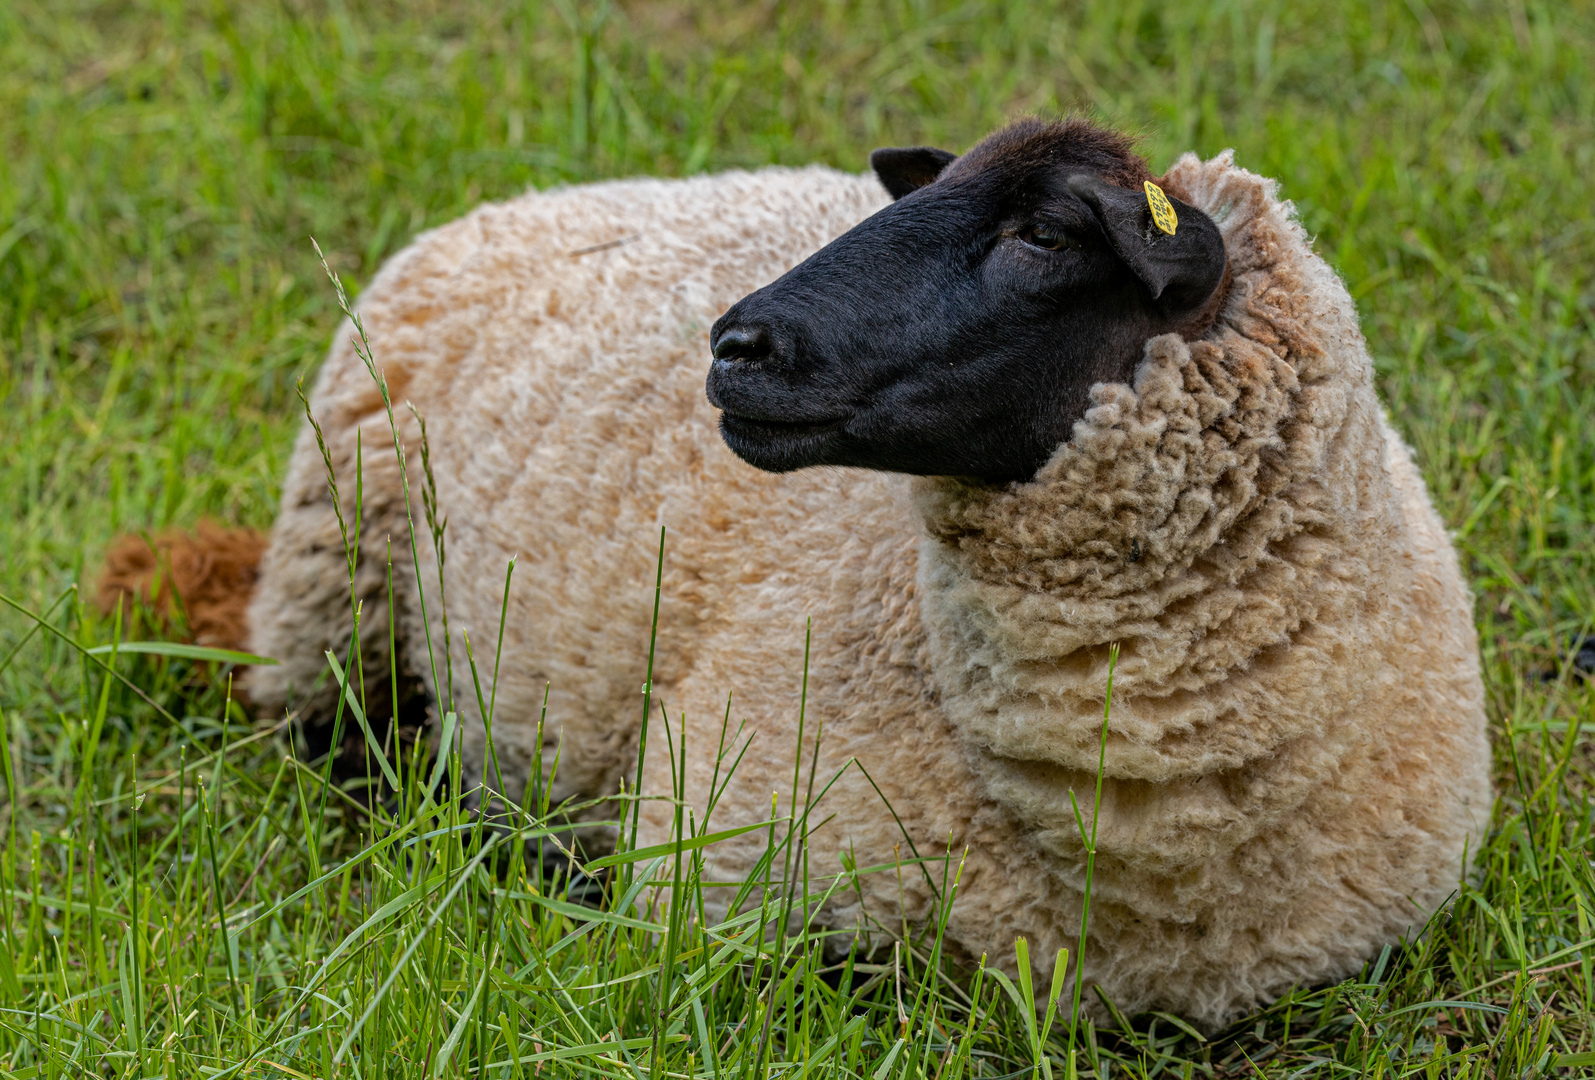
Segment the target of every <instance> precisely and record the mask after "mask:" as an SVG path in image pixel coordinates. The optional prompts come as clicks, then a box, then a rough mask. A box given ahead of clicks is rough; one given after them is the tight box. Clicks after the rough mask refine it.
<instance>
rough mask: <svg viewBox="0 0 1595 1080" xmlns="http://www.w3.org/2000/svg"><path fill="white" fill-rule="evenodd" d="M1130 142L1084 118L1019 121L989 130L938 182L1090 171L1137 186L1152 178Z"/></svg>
mask: <svg viewBox="0 0 1595 1080" xmlns="http://www.w3.org/2000/svg"><path fill="white" fill-rule="evenodd" d="M1134 146H1135V144H1134V141H1133V140H1132V139H1131V138H1130V137H1129V136H1127V135H1123V134H1121V133H1119V132H1117V131H1113V130H1111V129H1109V128H1105V127H1100V126H1098V125H1096V124H1093V123H1091V122H1090V121H1087V120H1079V119H1075V120H1065V121H1060V122H1055V123H1048V122H1046V121H1041V120H1020V121H1017V122H1016V123H1013V124H1010V125H1008V126H1007V127H1005V128H1003V129H1001V130H1000V131H997V132H994V133H992V134H991V135H988V136H987V137H986V138H985V139H982V140H981V141H980V142H979V143H977V144H976V145H975V146H974V147H973V148H972V149H970V150H969V152H968V153H966V154H964V155H963V156H962V157H960V158H958V159H957V160H956V161H954V162H953V163H952V164H950V165H949V166H948V167H947V170H946V171H945V172H944V173H942V175H941V177H940V178H939V179H938V180H937V183H943V182H946V183H959V182H961V181H967V180H971V179H975V178H977V177H997V178H1001V179H1002V180H1004V181H1009V182H1023V181H1024V180H1025V179H1026V178H1029V177H1033V176H1034V175H1035V174H1036V173H1038V172H1046V173H1051V172H1053V171H1061V172H1092V173H1095V174H1097V175H1098V176H1101V177H1102V178H1103V179H1104V180H1106V181H1108V183H1110V184H1118V185H1120V186H1122V187H1130V188H1134V187H1139V186H1140V185H1141V182H1142V181H1144V180H1149V179H1151V176H1152V174H1151V172H1150V170H1149V169H1148V168H1147V165H1146V161H1145V159H1144V158H1142V157H1141V156H1140V155H1139V154H1137V153H1136V152H1135V149H1134Z"/></svg>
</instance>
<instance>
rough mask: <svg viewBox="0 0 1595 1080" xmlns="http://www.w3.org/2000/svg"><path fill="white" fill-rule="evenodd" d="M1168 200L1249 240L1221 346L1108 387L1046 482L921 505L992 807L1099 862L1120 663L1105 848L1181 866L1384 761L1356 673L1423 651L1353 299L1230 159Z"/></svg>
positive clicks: (934, 590)
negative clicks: (1097, 813)
mask: <svg viewBox="0 0 1595 1080" xmlns="http://www.w3.org/2000/svg"><path fill="white" fill-rule="evenodd" d="M1168 182H1169V184H1170V185H1171V187H1172V188H1173V189H1174V190H1177V191H1179V192H1180V194H1181V196H1182V197H1183V198H1185V199H1186V200H1187V201H1189V202H1192V203H1193V204H1194V205H1197V206H1200V207H1202V208H1203V209H1204V210H1206V211H1207V212H1208V213H1209V214H1210V215H1211V216H1212V217H1213V218H1214V220H1215V222H1217V223H1218V225H1219V228H1220V230H1221V231H1222V232H1223V234H1224V237H1225V245H1226V248H1227V249H1228V252H1229V257H1230V266H1231V274H1232V276H1233V283H1232V287H1231V291H1230V294H1229V297H1228V299H1227V302H1226V303H1225V306H1224V310H1223V311H1222V312H1221V313H1220V316H1219V318H1218V320H1217V322H1216V323H1215V324H1214V325H1213V326H1212V328H1211V329H1210V330H1208V331H1207V332H1206V333H1205V334H1204V335H1203V337H1202V338H1201V339H1199V340H1196V341H1191V342H1187V341H1185V340H1183V339H1182V338H1180V337H1178V336H1176V335H1165V336H1163V337H1159V338H1155V339H1153V340H1152V341H1151V342H1149V343H1148V346H1147V351H1146V355H1145V359H1144V361H1143V363H1142V364H1141V366H1140V368H1139V369H1138V371H1137V373H1136V376H1135V385H1134V387H1133V388H1131V387H1129V386H1124V385H1102V386H1098V387H1096V388H1094V389H1093V403H1094V407H1093V408H1092V409H1091V410H1090V411H1089V412H1088V413H1087V415H1086V417H1085V418H1084V419H1083V420H1082V421H1081V422H1080V423H1079V424H1077V425H1076V427H1075V429H1074V435H1073V438H1072V439H1071V440H1070V441H1069V442H1068V443H1067V444H1065V445H1064V446H1062V447H1060V448H1059V450H1058V451H1057V453H1056V454H1055V455H1054V456H1053V458H1052V459H1051V460H1050V461H1049V462H1048V463H1047V464H1046V465H1045V466H1044V467H1043V468H1042V469H1041V471H1040V472H1039V473H1038V474H1037V476H1036V477H1035V479H1034V480H1033V481H1031V482H1029V483H1024V484H1011V485H1005V486H984V485H978V484H972V483H967V482H962V481H957V480H949V479H946V478H929V479H923V480H918V481H916V482H915V485H914V490H915V500H916V504H917V508H918V510H919V512H920V514H921V515H922V518H923V521H924V524H925V538H924V540H923V541H922V543H921V552H920V571H919V577H920V585H919V591H920V595H921V598H922V603H923V611H924V618H925V625H926V628H927V631H928V636H929V644H930V648H931V650H932V653H933V655H934V658H935V662H934V663H933V665H932V671H933V672H934V673H935V680H936V690H937V692H938V693H939V695H940V698H941V701H942V705H943V708H944V709H945V710H946V712H947V714H948V716H949V717H950V718H951V719H952V720H953V722H954V723H955V724H956V725H957V726H958V728H959V729H960V731H961V732H962V734H963V736H964V737H965V740H966V742H967V744H968V745H969V746H970V747H971V749H972V750H973V752H974V755H975V757H976V759H977V764H978V765H979V767H980V769H981V772H982V773H983V775H984V776H985V777H986V780H987V782H988V784H989V785H990V787H991V790H992V794H993V795H994V796H995V797H996V798H997V799H998V800H999V801H1000V802H1003V803H1004V804H1007V805H1008V806H1009V807H1010V809H1012V810H1014V811H1015V812H1017V813H1018V814H1019V815H1020V816H1021V817H1022V818H1024V819H1026V820H1027V821H1028V823H1029V824H1030V825H1031V826H1032V827H1033V828H1034V829H1035V830H1036V833H1037V835H1038V836H1039V838H1040V839H1039V841H1038V842H1039V843H1041V844H1042V846H1044V847H1053V848H1054V849H1055V850H1058V851H1059V852H1061V853H1073V852H1076V851H1077V850H1078V848H1079V846H1080V845H1079V839H1078V837H1077V836H1076V835H1075V833H1076V829H1075V824H1074V819H1073V814H1072V810H1071V809H1070V803H1069V796H1068V793H1069V790H1070V789H1071V788H1073V789H1074V790H1075V791H1076V793H1077V797H1078V799H1079V802H1080V804H1081V807H1082V811H1083V812H1085V813H1087V814H1089V809H1090V807H1089V804H1090V799H1089V798H1087V797H1085V796H1086V795H1087V794H1088V793H1089V792H1090V791H1091V790H1092V787H1093V786H1094V780H1095V772H1096V768H1097V750H1098V736H1099V732H1100V725H1101V722H1102V708H1103V704H1102V703H1103V693H1104V689H1105V686H1106V682H1107V666H1108V646H1109V644H1110V643H1112V642H1118V643H1120V645H1121V649H1122V652H1121V656H1120V659H1119V663H1118V668H1117V673H1116V677H1115V692H1114V699H1113V715H1112V720H1111V722H1110V724H1109V742H1108V750H1107V759H1106V775H1107V777H1109V783H1108V785H1107V789H1106V792H1105V803H1104V814H1103V821H1102V823H1101V825H1100V828H1101V830H1102V835H1101V837H1100V838H1099V845H1100V846H1101V847H1102V848H1103V850H1104V851H1106V852H1108V853H1109V855H1110V857H1116V858H1118V859H1120V860H1121V861H1122V862H1123V863H1124V864H1125V866H1126V867H1129V866H1140V867H1142V868H1144V869H1147V870H1152V871H1157V872H1167V871H1171V870H1176V869H1178V868H1179V867H1180V866H1189V865H1191V864H1192V863H1193V862H1196V861H1202V860H1204V859H1210V858H1211V857H1212V856H1214V855H1217V854H1219V853H1221V852H1223V851H1225V850H1232V849H1233V848H1234V847H1235V846H1236V845H1238V844H1240V843H1242V842H1244V841H1245V840H1246V839H1248V838H1249V837H1250V836H1252V835H1255V834H1256V833H1257V832H1258V831H1259V830H1260V829H1264V828H1267V827H1268V826H1269V823H1270V822H1271V821H1272V820H1275V819H1277V818H1278V817H1279V816H1280V815H1283V814H1286V813H1289V812H1291V811H1292V810H1293V809H1294V808H1295V807H1296V806H1298V805H1299V804H1300V803H1301V802H1302V800H1304V799H1305V798H1306V797H1307V795H1308V793H1309V790H1310V788H1311V787H1312V786H1313V782H1314V778H1315V777H1317V776H1320V775H1322V774H1324V773H1325V772H1326V771H1332V770H1333V769H1335V768H1336V767H1337V766H1338V763H1339V762H1340V761H1341V760H1342V759H1343V758H1345V757H1346V756H1347V755H1352V754H1356V753H1359V752H1362V751H1360V750H1359V747H1364V746H1365V744H1366V743H1367V739H1368V734H1369V732H1368V728H1367V725H1363V724H1358V723H1355V722H1351V720H1350V719H1349V718H1351V717H1354V716H1355V713H1356V702H1357V701H1358V699H1359V698H1360V697H1361V695H1362V694H1363V693H1364V692H1365V691H1366V690H1367V689H1369V687H1368V673H1367V671H1366V670H1362V671H1361V672H1359V673H1358V674H1357V675H1356V676H1351V675H1348V676H1347V677H1346V678H1345V679H1344V680H1342V679H1337V678H1336V674H1335V672H1336V670H1337V666H1339V665H1337V664H1336V663H1335V662H1334V657H1335V655H1336V652H1337V650H1346V649H1351V648H1356V649H1368V648H1370V647H1374V648H1377V647H1378V643H1379V642H1380V641H1382V640H1385V639H1387V638H1392V637H1395V636H1399V635H1401V634H1402V633H1404V632H1405V631H1403V630H1402V629H1401V628H1399V627H1397V626H1395V625H1394V616H1393V615H1391V614H1390V613H1389V612H1388V611H1387V609H1386V606H1385V605H1383V604H1381V603H1380V599H1381V596H1383V595H1389V594H1394V593H1396V592H1398V591H1399V590H1402V589H1404V588H1406V587H1407V582H1406V575H1408V574H1409V573H1410V565H1409V562H1408V561H1407V560H1404V559H1402V558H1400V557H1399V556H1398V555H1396V554H1393V553H1392V548H1393V547H1399V545H1392V543H1391V540H1392V539H1394V538H1396V537H1397V536H1398V534H1400V533H1401V531H1402V527H1403V526H1402V521H1401V512H1400V509H1399V505H1400V500H1399V498H1397V497H1396V496H1395V495H1394V493H1393V491H1392V481H1391V477H1390V473H1389V467H1388V465H1387V462H1386V458H1385V448H1386V446H1387V440H1390V439H1393V438H1394V435H1393V434H1391V433H1390V432H1389V431H1388V429H1387V427H1386V425H1385V423H1384V421H1383V418H1382V415H1381V412H1380V407H1379V404H1378V401H1377V398H1376V396H1375V394H1374V390H1373V386H1372V380H1371V366H1370V364H1369V361H1368V357H1367V353H1366V348H1365V346H1364V344H1363V342H1362V338H1361V335H1360V332H1359V331H1358V330H1357V327H1356V322H1355V315H1354V313H1353V309H1352V304H1351V300H1350V298H1349V296H1347V294H1346V292H1345V290H1344V287H1343V286H1342V285H1341V283H1340V281H1339V280H1338V279H1337V278H1336V277H1335V276H1334V274H1333V273H1332V272H1331V271H1329V270H1328V268H1327V267H1326V266H1325V265H1324V264H1323V263H1322V262H1321V261H1319V260H1318V259H1316V258H1314V257H1313V256H1312V255H1311V254H1310V251H1309V247H1308V241H1307V239H1306V237H1305V235H1304V234H1303V232H1302V230H1301V228H1300V226H1299V225H1297V224H1296V222H1295V221H1294V220H1293V218H1292V217H1291V210H1290V207H1289V205H1288V204H1283V203H1281V202H1280V201H1279V200H1278V199H1277V198H1276V197H1275V194H1274V191H1273V185H1272V184H1271V183H1270V182H1268V181H1265V180H1262V179H1261V178H1259V177H1256V176H1254V175H1253V174H1250V173H1247V172H1245V171H1244V170H1241V169H1239V168H1236V167H1235V166H1234V165H1233V163H1232V162H1231V161H1230V159H1229V157H1228V156H1227V155H1226V156H1224V157H1221V158H1218V159H1214V160H1213V161H1211V162H1207V163H1202V162H1199V161H1198V160H1196V159H1195V158H1194V157H1190V156H1187V157H1186V158H1185V159H1183V160H1182V161H1181V162H1179V163H1178V164H1177V165H1176V166H1175V167H1174V169H1172V170H1171V171H1170V173H1169V176H1168ZM1388 674H1389V677H1391V678H1394V677H1397V675H1398V673H1397V672H1394V671H1392V672H1390V673H1388ZM1375 681H1377V680H1375ZM1342 683H1343V684H1342ZM1287 778H1288V779H1287ZM1177 779H1178V780H1181V781H1182V782H1181V783H1178V784H1172V783H1170V781H1174V780H1177ZM1203 832H1205V833H1206V834H1208V835H1210V836H1211V839H1212V842H1211V844H1209V845H1206V846H1205V847H1204V845H1201V844H1192V843H1191V836H1192V835H1193V834H1197V833H1203Z"/></svg>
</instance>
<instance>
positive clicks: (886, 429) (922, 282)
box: [708, 121, 1226, 482]
mask: <svg viewBox="0 0 1595 1080" xmlns="http://www.w3.org/2000/svg"><path fill="white" fill-rule="evenodd" d="M870 162H871V164H872V165H873V166H874V168H875V170H876V173H877V174H878V175H879V176H880V178H881V181H882V182H883V183H884V184H885V185H886V188H887V190H888V192H890V193H891V194H892V196H893V197H894V198H895V199H896V200H897V201H896V202H894V203H893V204H892V205H891V206H888V207H886V208H885V209H884V210H882V211H880V212H879V213H877V214H875V215H874V216H873V217H871V218H869V219H868V220H866V221H864V222H862V223H861V224H859V225H858V226H856V227H855V228H853V229H852V230H851V231H849V232H847V233H846V234H844V235H843V236H841V237H839V238H838V239H836V240H835V241H833V242H832V243H830V244H828V245H827V246H826V247H824V248H822V249H820V251H818V252H816V253H815V254H814V255H813V256H811V257H810V258H809V259H808V260H807V261H805V262H804V263H802V264H801V265H800V266H797V267H795V268H794V269H792V270H791V271H789V272H788V273H787V274H785V275H784V276H782V277H781V278H780V279H778V280H777V281H775V282H774V283H773V284H771V285H768V286H766V287H765V288H763V289H760V290H759V291H758V292H756V293H753V294H752V295H750V296H746V297H744V298H743V299H742V300H740V301H738V302H737V303H736V304H734V305H733V306H732V307H731V309H730V310H729V311H727V312H726V313H725V315H724V316H722V317H721V318H720V320H719V321H718V322H716V323H715V325H714V328H713V331H712V332H711V335H710V343H711V348H712V350H713V352H714V360H713V363H712V366H711V368H710V371H709V378H708V396H709V401H710V403H711V404H713V405H714V406H715V407H717V408H719V409H721V410H723V412H722V415H721V417H720V432H721V435H722V436H723V437H724V439H725V441H726V443H727V445H728V446H730V448H731V449H732V450H733V451H735V452H736V454H737V455H739V456H740V457H741V458H742V459H743V460H745V461H747V462H748V463H750V464H752V465H755V466H757V467H759V468H761V469H767V470H770V471H772V472H786V471H789V470H792V469H799V468H803V467H805V466H809V465H855V466H862V467H865V468H873V469H883V470H888V471H892V472H904V473H914V474H918V475H924V476H931V475H946V476H967V477H973V478H977V479H981V480H986V481H991V482H1000V481H1008V480H1022V479H1028V478H1029V477H1030V476H1032V475H1033V474H1034V473H1035V471H1036V469H1037V468H1039V467H1040V466H1041V465H1042V464H1043V463H1044V462H1045V461H1046V460H1047V458H1048V457H1050V456H1051V454H1052V453H1053V451H1054V450H1055V449H1057V447H1058V446H1059V445H1061V444H1062V443H1063V442H1065V441H1066V440H1067V439H1068V438H1069V434H1070V431H1071V429H1072V427H1073V425H1074V423H1075V421H1077V420H1079V419H1080V418H1081V417H1082V416H1083V415H1084V413H1085V410H1086V408H1087V406H1088V404H1089V392H1090V388H1091V386H1092V385H1093V384H1095V383H1098V382H1104V381H1119V382H1123V381H1127V380H1128V379H1129V378H1130V377H1131V375H1132V373H1133V371H1134V369H1135V366H1136V364H1137V363H1138V362H1139V360H1140V358H1141V354H1142V349H1143V346H1144V345H1145V343H1146V341H1147V339H1148V338H1151V337H1154V336H1156V335H1158V334H1162V333H1167V332H1169V331H1182V332H1186V333H1191V332H1193V331H1195V330H1199V329H1202V328H1205V326H1206V325H1207V324H1208V323H1210V322H1211V320H1212V318H1213V316H1214V314H1215V313H1216V310H1217V307H1218V303H1219V301H1220V300H1221V293H1222V289H1221V288H1220V286H1221V284H1222V282H1223V280H1224V277H1225V272H1226V264H1225V256H1224V245H1223V241H1222V239H1221V237H1220V236H1219V233H1218V229H1217V228H1216V227H1215V226H1214V225H1213V222H1212V221H1211V220H1210V219H1209V218H1208V217H1207V215H1206V214H1204V213H1202V212H1201V211H1199V210H1197V209H1196V208H1194V207H1192V206H1188V205H1186V204H1185V203H1183V202H1180V201H1179V200H1177V199H1173V198H1170V200H1169V201H1170V203H1171V204H1172V207H1173V209H1174V211H1175V212H1176V214H1177V216H1178V222H1177V224H1176V225H1175V231H1174V233H1173V234H1172V235H1169V234H1167V232H1166V231H1164V230H1160V229H1158V228H1157V226H1156V224H1155V223H1154V221H1153V217H1152V213H1151V208H1150V206H1149V202H1150V201H1151V200H1152V199H1154V198H1156V196H1155V195H1154V194H1151V193H1149V192H1148V191H1147V190H1146V189H1145V188H1144V187H1143V184H1144V182H1145V181H1146V180H1148V179H1150V174H1149V173H1148V171H1147V169H1146V165H1145V163H1144V162H1143V161H1142V160H1141V159H1140V158H1139V157H1138V156H1137V155H1135V154H1134V152H1133V151H1132V150H1131V149H1130V144H1129V141H1128V140H1127V139H1125V138H1124V137H1123V136H1120V135H1118V134H1116V133H1113V132H1110V131H1105V130H1103V129H1101V128H1098V127H1095V126H1094V125H1091V124H1088V123H1085V122H1083V121H1071V122H1068V123H1061V124H1045V123H1041V122H1039V121H1022V122H1020V123H1018V124H1015V125H1013V126H1011V127H1009V128H1006V129H1004V130H1003V131H999V132H998V133H996V134H995V135H992V136H990V137H989V138H987V139H986V140H985V141H983V142H982V143H981V144H980V145H978V146H976V147H975V148H974V149H973V150H971V151H970V152H969V153H967V154H965V155H964V156H963V157H961V158H955V157H954V156H953V155H951V154H949V153H947V152H946V151H942V150H932V149H929V148H917V149H909V150H877V151H876V152H875V153H874V154H873V155H871V158H870Z"/></svg>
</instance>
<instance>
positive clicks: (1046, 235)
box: [1020, 224, 1074, 251]
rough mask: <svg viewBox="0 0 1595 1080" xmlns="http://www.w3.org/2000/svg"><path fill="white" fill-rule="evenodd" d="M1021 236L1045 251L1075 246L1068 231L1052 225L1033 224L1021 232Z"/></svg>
mask: <svg viewBox="0 0 1595 1080" xmlns="http://www.w3.org/2000/svg"><path fill="white" fill-rule="evenodd" d="M1020 238H1021V239H1022V240H1024V242H1025V243H1027V244H1030V245H1031V246H1032V247H1038V248H1041V249H1043V250H1045V251H1062V250H1063V249H1064V248H1068V247H1073V246H1074V244H1073V242H1072V241H1071V240H1070V238H1069V234H1068V233H1066V232H1064V231H1063V230H1062V229H1059V228H1055V227H1054V226H1051V225H1040V224H1037V225H1032V226H1030V228H1028V229H1026V230H1025V231H1024V232H1023V233H1022V234H1020Z"/></svg>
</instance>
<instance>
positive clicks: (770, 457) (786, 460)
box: [720, 412, 846, 473]
mask: <svg viewBox="0 0 1595 1080" xmlns="http://www.w3.org/2000/svg"><path fill="white" fill-rule="evenodd" d="M844 423H846V421H845V420H821V421H784V420H755V419H752V418H750V417H746V416H737V415H735V414H733V413H729V412H727V413H721V414H720V437H721V438H722V439H723V440H724V441H725V444H726V445H727V446H728V447H730V448H731V451H732V453H734V454H736V455H737V457H739V458H741V459H742V460H743V461H745V462H747V463H748V464H749V465H752V466H753V467H754V468H756V469H763V470H764V471H765V472H776V473H782V472H791V471H792V470H794V469H801V468H804V467H806V466H810V465H825V464H830V461H829V460H828V458H829V453H830V451H832V450H833V449H834V444H835V442H836V436H837V435H838V434H840V432H841V430H842V425H843V424H844Z"/></svg>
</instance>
